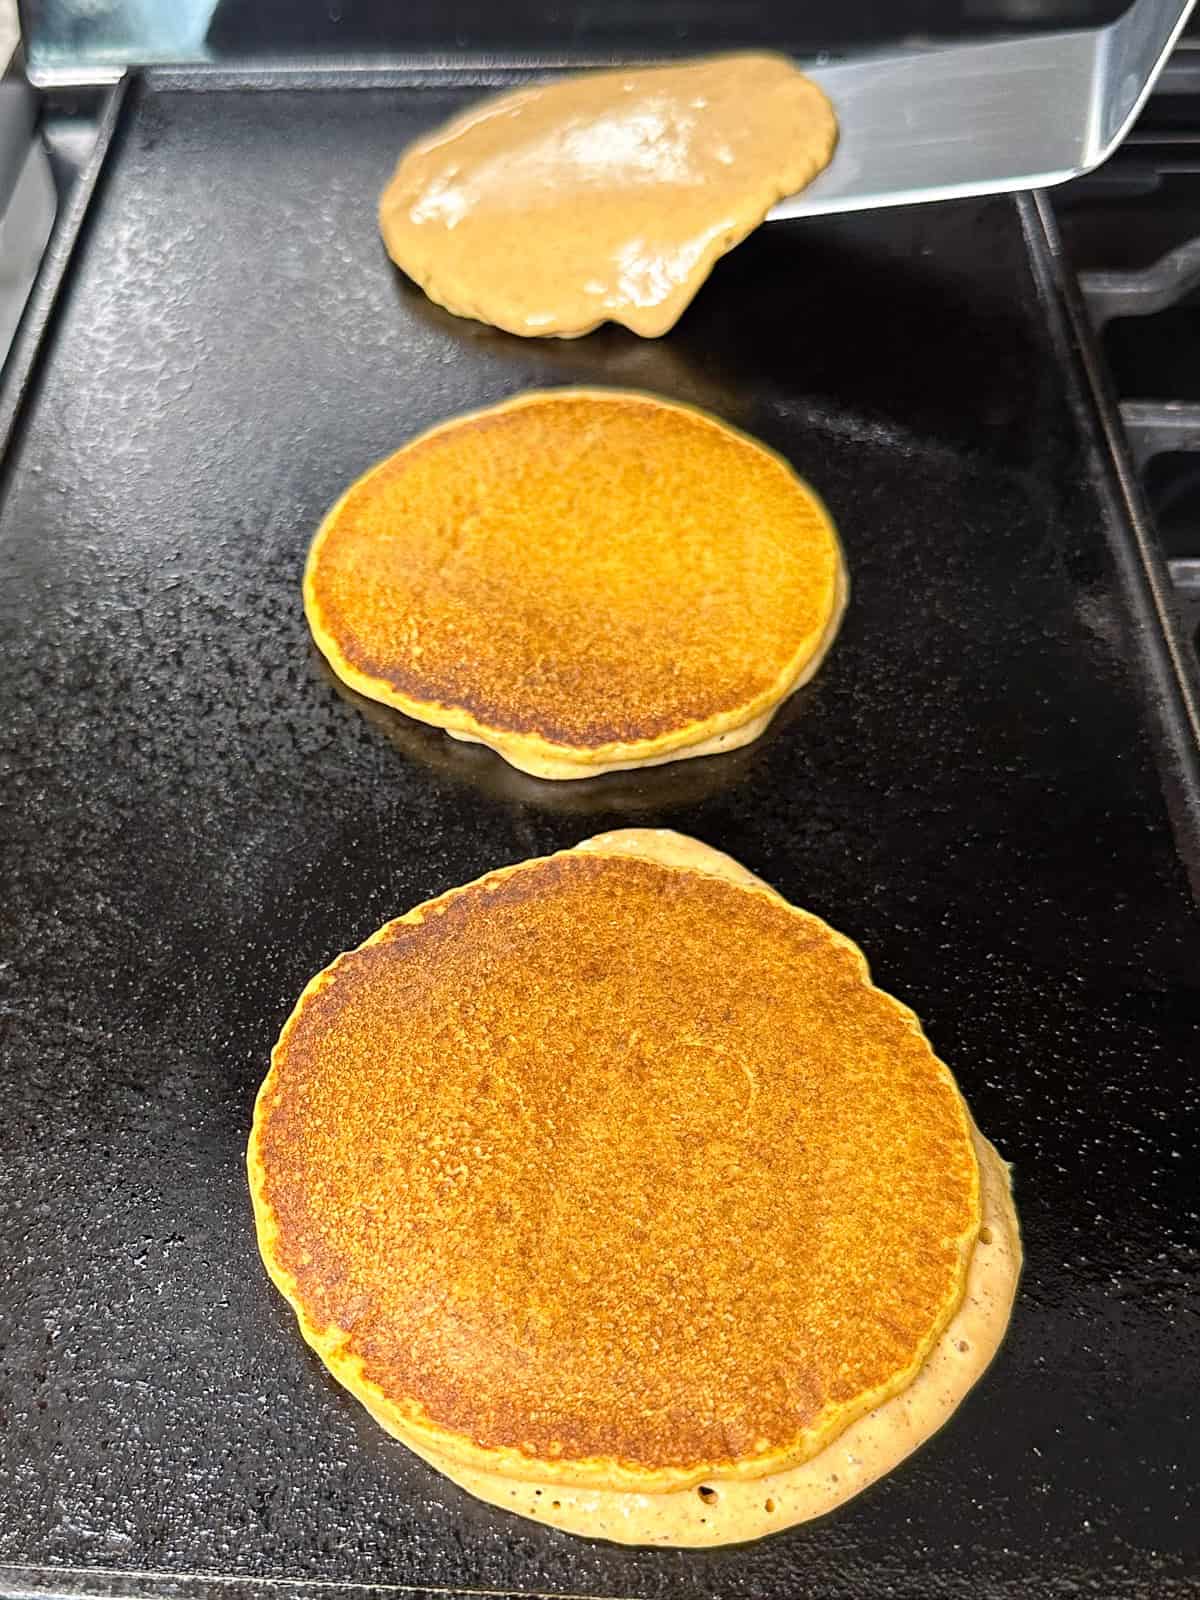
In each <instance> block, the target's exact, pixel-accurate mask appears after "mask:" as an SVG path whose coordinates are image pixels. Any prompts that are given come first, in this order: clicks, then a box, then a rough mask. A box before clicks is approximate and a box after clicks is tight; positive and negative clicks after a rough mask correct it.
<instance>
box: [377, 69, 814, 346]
mask: <svg viewBox="0 0 1200 1600" xmlns="http://www.w3.org/2000/svg"><path fill="white" fill-rule="evenodd" d="M836 138H837V123H836V121H835V118H834V114H833V110H832V108H831V107H830V104H829V102H828V100H827V99H826V98H825V96H824V94H823V93H822V92H821V90H820V89H819V88H818V87H817V86H816V84H815V83H813V82H812V81H811V80H810V79H808V78H806V77H805V76H804V74H803V73H801V72H799V71H797V69H796V68H795V67H794V66H793V65H792V64H791V62H789V61H787V60H786V59H784V58H783V57H782V56H774V55H731V56H723V57H714V58H712V59H708V60H701V61H693V62H689V63H687V64H685V65H683V66H674V67H657V68H650V69H646V70H641V71H630V70H621V71H618V72H596V73H587V74H581V75H579V76H577V77H572V78H564V79H562V80H560V81H558V82H555V83H547V84H537V85H534V86H533V87H530V88H525V89H518V90H516V91H514V92H513V93H510V94H504V95H500V96H498V97H496V98H494V99H491V100H485V101H484V102H482V103H481V104H480V105H477V106H474V107H472V108H471V110H469V111H467V112H466V113H464V114H463V115H462V116H460V117H457V118H455V119H454V120H453V121H452V122H450V123H448V124H447V125H446V126H445V127H443V128H440V129H438V130H437V132H435V133H433V134H430V135H429V136H427V137H426V138H424V139H422V140H420V141H418V142H417V143H416V144H414V145H412V146H411V147H410V148H409V149H408V150H407V151H405V153H404V155H403V156H402V157H401V160H400V164H399V166H398V167H397V169H396V173H395V176H394V177H393V179H392V181H391V183H390V184H389V185H388V187H387V188H386V189H385V190H384V192H383V196H382V199H381V201H380V206H379V221H380V228H381V230H382V232H383V237H384V242H385V243H386V245H387V248H388V252H389V254H390V255H391V257H392V259H393V260H394V261H395V262H396V264H397V265H398V266H400V267H402V268H403V269H404V271H405V272H406V273H407V274H408V275H409V277H410V278H413V279H414V280H415V281H416V282H417V283H419V284H420V285H421V287H422V288H423V289H424V290H425V292H426V294H428V295H429V297H430V298H431V299H432V300H436V301H437V302H438V304H439V305H443V306H445V307H447V309H448V310H450V311H453V312H456V313H457V314H458V315H459V316H465V317H477V318H478V319H479V320H480V321H482V322H490V323H494V324H495V326H496V327H498V328H505V329H507V330H508V331H509V332H510V333H518V334H526V335H537V334H542V335H545V334H559V335H564V336H570V335H575V334H581V333H587V332H589V331H590V330H591V329H592V328H595V327H597V326H598V325H599V324H600V323H602V322H605V321H609V320H611V321H613V322H621V323H624V324H625V326H626V327H627V328H631V329H632V330H633V331H634V333H639V334H643V335H646V336H648V337H653V336H656V335H658V334H662V333H665V332H666V331H667V330H668V329H669V328H671V327H672V326H674V324H675V322H676V321H677V320H678V318H679V317H680V315H681V314H682V312H683V311H684V309H685V308H686V306H687V305H688V304H689V302H690V301H691V299H692V297H693V296H694V295H695V293H696V291H697V290H698V289H699V287H700V285H701V284H702V283H703V282H704V280H705V278H707V277H708V274H709V272H710V271H711V270H712V267H713V263H714V262H715V261H716V260H717V259H718V258H719V257H720V256H722V255H724V254H725V252H726V251H727V250H730V249H732V248H733V246H734V245H736V244H737V243H739V241H740V240H742V239H744V238H745V237H746V235H747V234H748V233H750V232H751V231H752V230H753V229H754V228H756V227H757V226H758V224H759V223H760V222H761V221H762V220H763V218H764V217H765V216H766V214H767V212H768V211H769V210H770V209H771V207H772V206H773V205H774V204H775V202H776V201H777V200H780V199H782V198H783V196H785V195H789V194H795V193H796V192H797V191H798V190H800V189H803V188H804V187H805V185H806V184H808V183H810V182H811V181H812V179H813V178H815V177H816V175H817V174H818V173H819V172H820V171H821V170H822V168H824V167H825V166H826V165H827V164H828V162H829V159H830V156H831V155H832V154H833V147H834V144H835V142H836Z"/></svg>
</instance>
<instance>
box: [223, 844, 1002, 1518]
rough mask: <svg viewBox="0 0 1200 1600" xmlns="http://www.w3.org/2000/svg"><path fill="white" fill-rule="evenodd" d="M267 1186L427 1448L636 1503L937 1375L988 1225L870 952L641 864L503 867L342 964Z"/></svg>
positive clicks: (282, 1245)
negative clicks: (937, 1346)
mask: <svg viewBox="0 0 1200 1600" xmlns="http://www.w3.org/2000/svg"><path fill="white" fill-rule="evenodd" d="M251 1170H252V1182H253V1184H254V1187H255V1189H256V1204H257V1207H258V1215H259V1227H260V1240H261V1242H262V1243H263V1248H264V1255H265V1257H266V1259H267V1261H268V1265H270V1266H271V1268H272V1273H273V1275H274V1276H275V1277H276V1280H277V1281H278V1282H279V1283H280V1284H281V1287H284V1289H285V1292H286V1293H288V1295H289V1298H291V1299H292V1301H293V1303H294V1304H295V1305H296V1306H297V1309H298V1311H299V1312H300V1314H301V1320H302V1325H303V1326H304V1327H305V1331H306V1335H307V1336H308V1337H309V1338H310V1339H312V1340H313V1342H314V1343H316V1344H317V1345H318V1348H320V1349H321V1351H322V1354H323V1356H324V1358H325V1359H326V1360H327V1362H328V1363H329V1365H330V1366H331V1367H332V1369H333V1370H334V1371H335V1372H338V1374H339V1376H342V1377H343V1380H344V1381H347V1382H350V1383H351V1386H352V1387H355V1388H356V1390H358V1391H359V1392H362V1391H363V1390H364V1389H366V1390H369V1392H370V1394H371V1397H372V1408H373V1409H377V1405H376V1403H377V1402H382V1405H381V1406H379V1409H381V1410H385V1411H386V1412H387V1414H388V1415H390V1416H391V1417H392V1419H393V1421H394V1422H395V1424H396V1426H397V1431H401V1433H402V1435H403V1431H404V1427H405V1426H410V1427H411V1429H412V1434H413V1436H414V1437H417V1438H420V1439H422V1440H423V1441H424V1442H425V1443H426V1444H428V1445H430V1446H431V1447H432V1446H433V1445H434V1444H436V1447H437V1448H438V1449H439V1450H441V1451H442V1452H443V1453H446V1454H448V1455H450V1456H451V1457H452V1458H455V1459H460V1460H462V1461H464V1462H466V1463H468V1464H472V1463H473V1464H475V1465H489V1464H490V1466H491V1467H493V1468H495V1469H497V1470H502V1471H506V1472H509V1473H513V1474H516V1475H520V1474H521V1472H522V1470H523V1468H529V1469H531V1470H534V1471H536V1474H537V1476H538V1478H539V1480H542V1479H549V1480H552V1479H553V1478H554V1476H555V1474H556V1473H557V1474H558V1475H560V1476H561V1478H562V1479H563V1481H573V1482H582V1483H587V1482H598V1483H604V1484H607V1485H609V1486H612V1487H622V1486H638V1485H639V1484H640V1485H642V1486H644V1487H646V1488H650V1489H653V1488H673V1487H677V1486H680V1485H683V1484H686V1483H688V1482H700V1481H703V1480H704V1478H706V1477H712V1476H717V1477H720V1476H722V1475H725V1476H734V1475H751V1476H753V1475H755V1474H757V1473H761V1472H764V1471H768V1470H774V1469H777V1468H779V1467H780V1466H782V1465H785V1464H788V1463H790V1462H792V1461H796V1460H800V1459H803V1458H804V1457H806V1456H807V1455H810V1454H812V1453H813V1452H814V1451H815V1450H816V1449H818V1448H820V1447H821V1446H822V1445H823V1444H824V1443H825V1442H827V1440H828V1438H829V1437H831V1436H832V1434H835V1433H836V1432H838V1431H840V1430H841V1428H843V1427H845V1426H846V1425H847V1424H848V1423H849V1422H851V1421H852V1420H854V1418H855V1417H856V1416H858V1415H861V1414H862V1412H863V1411H864V1410H865V1409H868V1408H869V1407H870V1406H871V1405H872V1404H875V1403H877V1402H878V1401H879V1400H880V1399H882V1398H884V1397H886V1395H887V1394H889V1393H892V1392H895V1390H896V1389H897V1388H898V1387H900V1386H902V1384H903V1383H904V1382H906V1381H908V1379H909V1378H911V1376H912V1375H913V1373H914V1372H915V1371H916V1369H917V1367H918V1366H919V1364H920V1362H921V1360H922V1359H923V1358H924V1356H925V1354H926V1353H927V1351H928V1350H929V1348H930V1347H931V1345H932V1343H933V1342H934V1340H935V1339H936V1338H937V1336H938V1334H939V1333H940V1332H941V1330H942V1328H943V1327H944V1326H945V1324H946V1322H947V1320H948V1319H949V1317H950V1316H951V1315H952V1313H953V1311H954V1310H955V1308H956V1306H957V1304H958V1300H959V1298H960V1296H961V1293H962V1285H963V1281H964V1276H965V1265H966V1259H967V1257H968V1255H969V1252H970V1250H971V1248H972V1246H973V1243H974V1238H975V1233H976V1230H977V1227H978V1171H977V1166H976V1161H975V1157H974V1154H973V1150H972V1145H971V1137H970V1124H969V1120H968V1117H967V1114H966V1110H965V1107H964V1106H963V1104H962V1102H961V1099H960V1097H959V1095H958V1093H957V1090H956V1089H955V1086H954V1084H953V1081H952V1079H951V1078H950V1075H949V1073H948V1072H947V1071H946V1069H945V1068H944V1067H943V1066H942V1065H941V1064H940V1063H939V1062H938V1061H937V1060H936V1059H935V1057H934V1056H933V1054H932V1052H931V1050H930V1048H929V1045H928V1043H927V1041H926V1040H925V1038H924V1036H923V1034H922V1033H921V1031H920V1028H919V1025H918V1024H917V1022H916V1019H915V1018H914V1017H913V1016H912V1013H911V1012H909V1011H908V1010H907V1009H906V1008H904V1007H903V1006H900V1005H899V1004H898V1003H897V1002H896V1001H894V1000H892V999H891V998H890V997H888V996H887V995H884V994H882V993H880V992H879V991H878V990H876V989H874V988H873V987H872V986H871V985H870V983H869V980H868V978H867V975H866V969H865V964H864V963H863V961H862V957H861V955H860V953H859V952H858V951H857V949H856V948H855V947H854V946H853V945H852V944H851V943H850V942H849V941H848V940H845V939H843V938H842V937H841V936H840V935H838V934H836V933H834V932H833V930H831V929H829V928H828V927H827V926H826V925H825V924H824V923H822V922H820V921H819V920H818V919H817V918H814V917H810V916H808V915H806V914H804V913H802V912H798V911H796V910H795V909H793V908H791V907H789V906H787V905H786V904H784V903H783V902H782V901H780V900H779V899H778V898H777V897H774V896H772V895H770V894H769V893H766V892H763V891H760V890H757V889H746V888H740V887H737V886H735V885H732V884H730V883H727V882H724V881H721V880H718V879H716V878H711V877H707V876H705V875H703V874H702V873H699V872H694V871H683V870H677V869H674V868H669V867H665V866H662V865H659V864H656V863H651V862H649V861H646V860H639V859H635V858H631V857H624V858H616V857H611V856H604V855H597V856H589V855H581V854H576V853H569V854H565V855H560V856H556V857H550V858H547V859H544V860H540V861H534V862H531V863H526V864H524V865H522V866H521V867H519V868H514V869H508V870H507V871H505V872H502V873H498V874H494V875H493V876H492V877H490V878H488V879H485V880H482V881H481V882H480V883H478V884H474V885H469V886H467V887H466V888H465V889H463V890H460V891H456V892H453V893H451V894H449V895H446V896H443V897H442V898H441V899H440V900H438V901H434V902H431V903H430V904H429V905H428V906H426V907H424V908H420V909H419V910H418V912H416V913H413V914H410V917H409V918H408V919H404V920H401V921H399V922H395V923H392V924H389V925H388V926H387V927H386V928H384V929H382V930H381V931H380V933H379V934H378V935H376V936H375V938H374V939H373V940H372V941H369V942H368V943H367V944H366V945H364V946H362V947H361V948H360V949H358V950H357V951H354V952H351V953H350V954H348V955H345V956H342V957H339V959H338V960H337V961H336V962H334V963H333V965H332V966H331V967H329V968H328V969H326V971H325V973H323V974H322V975H321V977H320V978H319V979H318V980H316V981H315V982H314V984H312V985H310V986H309V989H308V990H307V991H306V994H305V997H304V998H303V999H302V1001H301V1003H300V1004H299V1005H298V1007H297V1009H296V1011H295V1012H294V1013H293V1015H292V1017H291V1019H290V1020H289V1023H288V1025H287V1027H286V1028H285V1030H284V1033H283V1035H282V1036H281V1039H280V1042H279V1045H278V1047H277V1049H276V1053H275V1056H274V1062H273V1068H272V1072H271V1074H270V1076H269V1078H268V1080H267V1083H266V1084H265V1085H264V1089H263V1092H262V1095H261V1096H260V1101H259V1107H258V1112H257V1117H256V1127H255V1136H254V1139H253V1140H252V1148H251ZM347 1374H349V1376H347Z"/></svg>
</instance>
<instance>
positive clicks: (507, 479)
mask: <svg viewBox="0 0 1200 1600" xmlns="http://www.w3.org/2000/svg"><path fill="white" fill-rule="evenodd" d="M840 575H841V557H840V552H839V550H838V545H837V538H836V535H835V533H834V531H833V528H832V526H831V524H830V522H829V519H828V516H827V514H826V513H825V511H824V509H823V507H822V506H821V504H820V502H819V501H818V500H817V499H816V497H815V496H814V495H813V494H812V492H811V491H810V490H809V489H808V488H807V487H806V486H805V485H804V484H802V483H801V482H800V481H799V479H798V478H796V476H795V474H794V473H793V472H792V471H791V469H790V468H789V467H788V466H787V464H786V463H785V462H783V461H782V460H781V459H780V458H779V457H777V456H775V455H774V454H772V453H771V452H770V451H768V450H766V449H764V448H763V447H762V446H761V445H759V444H757V443H756V442H755V441H754V440H752V439H749V438H747V437H746V436H745V435H743V434H740V433H737V432H735V431H734V430H732V429H730V428H728V427H726V426H725V425H723V424H721V423H718V422H717V421H715V420H714V419H712V418H710V417H707V416H705V415H704V414H702V413H700V412H697V411H693V410H691V409H689V408H687V407H683V406H676V405H672V404H669V403H667V402H665V401H660V400H655V399H652V398H650V397H647V396H643V395H637V394H628V393H622V392H618V391H602V390H557V391H551V392H549V393H534V394H527V395H522V396H520V397H519V398H518V399H517V400H515V401H510V402H507V403H506V404H504V405H502V406H499V407H496V408H493V409H492V410H490V411H484V412H479V413H476V414H474V415H473V416H470V417H465V418H460V419H458V420H456V421H453V422H451V423H448V424H445V425H443V426H442V427H441V428H438V429H436V430H434V431H433V432H432V433H430V434H426V435H424V436H423V437H422V438H420V439H417V440H415V441H414V442H412V443H411V444H409V445H407V446H405V447H404V448H403V449H402V450H400V451H398V452H397V453H396V454H395V455H393V456H391V457H389V458H388V460H386V461H384V462H382V463H381V464H380V465H379V466H377V467H375V468H374V469H373V470H372V471H370V472H369V473H367V474H366V475H365V476H364V477H363V478H361V479H360V480H359V481H358V482H357V483H356V484H355V485H354V486H353V487H352V488H351V489H350V490H349V491H348V492H347V494H346V495H345V496H344V497H343V498H342V500H341V501H340V502H339V503H338V505H337V506H336V507H335V508H334V510H333V511H332V512H331V513H330V515H329V517H327V518H326V520H325V522H324V524H323V525H322V527H321V529H320V531H319V533H318V535H317V538H316V540H315V541H314V544H313V548H312V552H311V554H310V557H309V562H308V568H307V572H306V575H305V605H306V609H307V612H308V617H309V621H310V623H311V625H312V628H313V633H314V636H315V637H316V639H317V642H318V644H320V646H321V648H322V650H323V651H324V652H325V654H326V655H327V656H328V658H329V660H330V662H331V664H332V665H333V667H334V668H335V670H336V671H337V672H338V673H339V674H340V675H341V676H342V677H343V678H345V679H346V681H347V682H349V683H350V684H351V686H352V687H354V688H356V689H358V690H359V691H360V692H361V693H365V694H368V695H372V696H373V697H375V698H377V699H382V700H385V701H387V702H389V703H391V704H394V705H397V706H398V707H399V708H400V709H401V710H404V711H407V712H409V713H410V714H412V715H415V716H421V717H423V718H424V719H425V720H427V721H432V722H434V723H436V724H438V725H440V726H442V727H448V728H450V729H452V730H453V731H457V732H462V733H466V734H469V735H475V736H481V737H484V738H485V739H486V740H487V742H497V745H498V748H501V749H503V748H504V745H503V743H502V741H503V740H504V739H505V738H507V739H509V740H511V741H512V744H513V747H514V749H516V750H517V752H518V754H519V753H520V752H521V751H522V750H524V751H525V753H526V754H532V755H534V756H537V755H539V754H541V755H549V756H551V757H554V756H558V757H565V758H567V759H571V758H572V757H577V758H578V759H580V760H582V761H585V762H586V761H588V760H590V759H607V758H611V757H612V756H613V755H614V754H619V755H623V756H628V757H631V758H633V759H647V758H653V757H655V756H656V755H660V754H662V753H664V752H669V751H670V750H671V749H673V748H676V747H679V748H682V747H683V746H686V745H688V744H692V743H696V742H699V741H701V740H703V739H705V738H707V737H709V736H711V735H713V734H718V733H721V732H724V731H726V730H727V729H730V728H733V727H737V726H740V725H741V724H743V723H745V722H747V721H749V720H750V719H751V718H753V717H754V716H756V715H758V714H760V713H762V712H764V711H766V710H768V709H769V708H770V707H771V706H773V705H774V704H776V703H777V702H778V701H779V700H780V699H782V698H783V697H784V696H785V695H786V694H787V693H788V692H790V690H791V689H792V688H793V687H794V685H795V682H796V680H797V679H798V678H799V677H800V676H801V675H802V673H803V669H804V667H805V665H806V664H807V663H808V662H809V661H810V660H812V659H813V658H814V657H816V655H817V654H818V653H819V651H820V650H821V649H823V648H824V646H825V645H826V644H827V643H828V630H829V628H830V626H831V624H832V623H833V622H835V621H836V615H837V611H838V608H839V606H840V603H841V588H840V584H841V576H840ZM496 735H498V736H499V740H497V739H496V738H494V737H493V736H496Z"/></svg>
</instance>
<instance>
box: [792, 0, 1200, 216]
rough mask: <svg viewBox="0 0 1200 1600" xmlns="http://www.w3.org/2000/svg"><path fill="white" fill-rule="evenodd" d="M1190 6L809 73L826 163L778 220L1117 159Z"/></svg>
mask: <svg viewBox="0 0 1200 1600" xmlns="http://www.w3.org/2000/svg"><path fill="white" fill-rule="evenodd" d="M1195 3H1196V0H1135V4H1133V5H1132V6H1130V8H1129V10H1128V11H1126V12H1125V13H1124V15H1123V16H1121V17H1120V18H1119V19H1118V20H1117V21H1116V22H1113V23H1110V24H1109V25H1108V26H1107V27H1105V28H1090V29H1088V28H1081V29H1077V30H1074V31H1072V32H1070V33H1050V34H1043V35H1040V36H1035V37H1032V38H1028V37H1027V38H1023V39H1011V40H1000V41H995V42H989V43H985V44H966V45H953V46H950V47H948V48H945V49H932V50H910V51H906V52H904V53H902V54H891V55H877V56H871V57H861V58H857V57H856V58H855V59H853V60H850V61H845V62H838V63H836V64H834V65H831V66H825V67H812V68H806V69H805V70H806V71H807V72H808V73H809V76H810V77H812V78H814V79H815V80H816V82H817V83H819V84H820V85H821V87H822V88H823V89H824V90H825V92H826V94H827V95H828V96H829V98H830V100H831V101H832V102H833V107H834V110H835V111H836V112H837V117H838V123H839V127H840V138H839V142H838V148H837V150H836V152H835V154H834V157H833V161H832V162H831V163H830V165H829V166H828V167H827V168H826V170H825V171H824V172H823V173H822V174H821V176H820V177H819V178H817V179H816V181H815V182H814V183H812V184H810V185H809V187H808V188H807V189H805V190H804V191H803V192H802V193H801V194H798V195H795V196H793V197H792V198H790V199H788V200H782V201H781V202H780V203H779V204H778V205H777V206H776V207H775V208H774V210H773V211H772V212H771V213H770V215H771V218H772V220H776V219H781V218H785V217H807V216H816V215H819V214H820V213H822V212H829V211H860V210H865V209H867V208H868V207H871V206H889V205H903V204H907V203H909V202H911V201H916V200H946V199H950V198H952V197H953V196H956V195H972V194H996V193H999V192H1001V191H1003V190H1009V189H1032V188H1041V187H1043V186H1045V185H1047V184H1052V183H1061V182H1063V181H1064V179H1066V178H1074V177H1077V176H1078V175H1079V174H1080V173H1081V172H1088V171H1090V170H1091V168H1093V167H1097V166H1099V165H1100V163H1101V162H1102V161H1104V160H1105V159H1107V157H1108V156H1110V155H1111V154H1112V152H1113V151H1114V150H1115V149H1116V147H1117V146H1118V145H1119V144H1120V142H1121V140H1122V139H1123V138H1124V137H1125V135H1126V133H1127V132H1128V131H1129V128H1130V126H1131V125H1132V123H1133V121H1134V118H1135V117H1136V116H1137V114H1138V112H1139V111H1140V110H1141V108H1142V104H1143V102H1144V101H1145V99H1146V96H1147V95H1148V94H1149V93H1150V90H1151V88H1152V87H1153V84H1154V80H1155V79H1156V78H1157V76H1158V74H1159V71H1160V70H1161V68H1162V65H1163V63H1164V62H1165V60H1166V58H1167V56H1168V55H1169V54H1170V52H1171V47H1172V46H1173V45H1174V43H1175V41H1176V39H1177V38H1178V37H1179V33H1180V30H1181V29H1182V28H1183V25H1184V23H1185V22H1186V21H1187V18H1188V14H1189V12H1190V11H1191V9H1192V7H1193V5H1194V4H1195Z"/></svg>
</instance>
